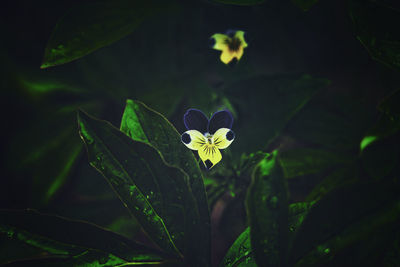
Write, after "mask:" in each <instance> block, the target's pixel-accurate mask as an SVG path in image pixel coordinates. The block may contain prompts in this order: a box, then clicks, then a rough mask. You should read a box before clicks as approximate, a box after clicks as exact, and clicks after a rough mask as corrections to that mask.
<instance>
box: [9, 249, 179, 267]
mask: <svg viewBox="0 0 400 267" xmlns="http://www.w3.org/2000/svg"><path fill="white" fill-rule="evenodd" d="M132 265H134V266H170V267H172V266H182V264H181V263H180V262H178V261H176V260H164V261H161V260H154V261H147V262H134V261H126V260H123V259H121V258H118V257H115V256H114V255H113V254H107V253H104V252H99V251H93V250H89V251H87V252H85V253H82V254H80V255H77V256H74V257H43V258H38V259H29V260H21V261H14V262H10V263H9V264H5V265H4V266H9V267H10V266H38V267H53V266H65V267H70V266H74V267H75V266H76V267H86V266H96V267H109V266H115V267H123V266H132Z"/></svg>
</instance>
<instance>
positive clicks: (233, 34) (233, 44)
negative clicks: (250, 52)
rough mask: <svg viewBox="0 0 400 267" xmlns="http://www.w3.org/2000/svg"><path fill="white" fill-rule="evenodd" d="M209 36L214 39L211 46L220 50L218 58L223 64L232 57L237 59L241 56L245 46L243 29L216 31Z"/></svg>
mask: <svg viewBox="0 0 400 267" xmlns="http://www.w3.org/2000/svg"><path fill="white" fill-rule="evenodd" d="M211 38H213V39H214V40H215V44H214V46H213V48H214V49H215V50H220V51H222V53H221V57H220V59H221V61H222V62H223V63H225V64H228V63H229V62H231V61H232V59H234V58H236V59H237V60H238V61H239V60H240V58H241V57H242V56H243V50H244V48H246V47H247V43H246V41H245V40H244V31H232V30H229V31H227V32H226V34H222V33H216V34H214V35H212V36H211Z"/></svg>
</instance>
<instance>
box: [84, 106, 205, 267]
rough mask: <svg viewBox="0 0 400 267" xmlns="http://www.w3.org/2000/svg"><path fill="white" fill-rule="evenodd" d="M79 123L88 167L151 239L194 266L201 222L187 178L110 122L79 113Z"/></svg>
mask: <svg viewBox="0 0 400 267" xmlns="http://www.w3.org/2000/svg"><path fill="white" fill-rule="evenodd" d="M78 122H79V126H80V134H81V136H82V138H83V140H84V141H85V144H86V146H87V149H88V154H89V161H90V164H91V165H92V166H93V167H95V168H96V169H97V170H98V171H99V172H100V173H102V174H103V175H104V177H105V178H106V179H107V181H108V182H109V183H110V185H111V186H112V187H113V189H114V190H115V192H116V193H117V194H118V195H119V197H120V199H121V201H122V202H123V203H124V205H125V206H126V207H127V208H128V209H129V210H130V212H131V213H132V214H133V215H135V217H136V218H137V220H138V221H139V222H140V224H141V225H142V227H143V228H144V230H145V231H146V232H147V234H148V235H149V236H150V237H151V238H152V240H153V241H154V242H155V243H156V244H158V245H159V246H160V247H161V248H163V249H165V250H166V251H167V252H169V253H174V254H176V255H179V256H182V254H183V255H184V256H185V260H186V261H188V262H190V261H191V260H193V258H195V257H196V255H193V254H195V253H196V251H193V249H194V248H193V245H192V244H193V243H196V242H195V241H194V240H196V237H197V234H198V232H199V231H200V230H199V227H198V225H199V219H200V218H199V213H198V211H197V207H196V202H195V199H194V197H193V195H192V194H191V191H190V188H189V185H188V177H187V175H186V173H184V172H183V171H182V170H181V169H179V168H177V167H173V166H171V165H169V164H167V163H166V162H165V160H164V157H162V156H161V154H160V152H159V151H158V150H156V149H155V148H154V147H153V146H151V145H148V144H146V143H143V142H140V141H134V140H133V139H131V138H130V137H128V136H126V135H125V134H124V133H123V132H120V131H119V130H118V129H117V128H115V127H113V126H112V125H111V124H110V123H108V122H106V121H100V120H97V119H94V118H92V117H90V116H88V115H87V114H85V113H83V112H79V113H78ZM152 123H154V121H152ZM158 131H159V130H158Z"/></svg>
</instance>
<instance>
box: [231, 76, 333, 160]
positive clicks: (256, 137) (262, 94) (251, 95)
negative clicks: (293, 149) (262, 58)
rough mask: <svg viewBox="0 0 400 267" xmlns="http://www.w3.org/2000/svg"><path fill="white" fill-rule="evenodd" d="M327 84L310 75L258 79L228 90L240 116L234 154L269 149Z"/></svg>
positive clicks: (255, 78)
mask: <svg viewBox="0 0 400 267" xmlns="http://www.w3.org/2000/svg"><path fill="white" fill-rule="evenodd" d="M327 84H328V81H327V80H324V79H315V78H312V77H310V76H309V75H280V76H267V75H259V76H256V77H253V78H249V79H246V80H243V81H241V82H237V83H235V84H234V85H232V86H229V87H228V88H226V89H225V92H226V94H227V95H229V96H230V100H231V101H232V103H233V105H235V106H237V112H238V119H237V122H235V124H234V126H233V130H234V131H235V133H236V136H237V138H236V140H235V142H234V143H233V144H232V145H231V149H232V152H233V154H236V155H241V154H242V153H243V152H247V153H250V152H253V151H257V150H263V149H266V148H267V146H268V145H269V144H270V143H271V141H272V140H273V139H274V138H276V137H277V136H278V135H279V134H280V132H281V131H282V130H283V128H284V127H285V126H286V124H287V122H288V121H289V120H290V119H291V118H292V117H293V116H294V115H295V114H296V113H297V112H298V111H299V110H301V109H302V108H303V106H304V105H305V104H306V103H307V102H308V101H309V100H310V98H311V97H312V96H313V94H314V93H315V92H316V91H318V90H319V89H321V88H322V87H324V86H326V85H327ZM243 91H246V94H244V93H243ZM265 126H267V127H265Z"/></svg>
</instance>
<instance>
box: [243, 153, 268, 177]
mask: <svg viewBox="0 0 400 267" xmlns="http://www.w3.org/2000/svg"><path fill="white" fill-rule="evenodd" d="M268 156H269V154H268V153H265V152H262V151H257V152H255V153H250V154H245V153H243V154H242V156H241V157H240V163H239V167H238V173H237V175H238V176H242V175H246V174H250V175H251V173H252V172H253V169H254V167H255V166H256V165H258V164H259V163H260V161H262V160H263V159H264V158H266V157H268Z"/></svg>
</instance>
